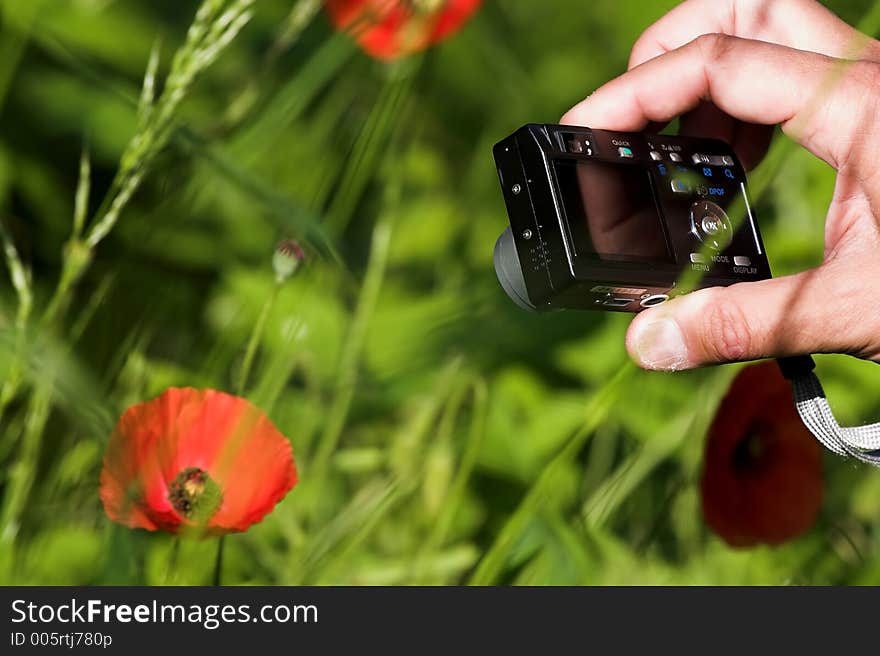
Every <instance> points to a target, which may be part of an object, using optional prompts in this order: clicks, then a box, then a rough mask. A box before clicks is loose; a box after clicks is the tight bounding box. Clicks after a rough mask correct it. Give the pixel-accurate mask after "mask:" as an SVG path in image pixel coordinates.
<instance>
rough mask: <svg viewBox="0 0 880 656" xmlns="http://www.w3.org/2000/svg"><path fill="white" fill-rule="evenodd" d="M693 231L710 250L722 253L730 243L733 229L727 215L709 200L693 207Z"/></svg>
mask: <svg viewBox="0 0 880 656" xmlns="http://www.w3.org/2000/svg"><path fill="white" fill-rule="evenodd" d="M691 231H692V232H693V233H694V235H696V237H697V239H699V240H700V241H702V242H703V243H705V244H706V245H707V246H709V248H712V249H714V250H716V251H720V250H721V249H723V248H724V247H725V246H727V245H728V244H729V243H730V240H731V238H732V237H733V227H732V226H731V224H730V218H729V217H728V216H727V213H726V212H725V211H724V210H723V209H722V208H721V207H720V206H719V205H717V204H716V203H712V202H710V201H707V200H703V201H700V202H698V203H694V204H693V205H692V206H691Z"/></svg>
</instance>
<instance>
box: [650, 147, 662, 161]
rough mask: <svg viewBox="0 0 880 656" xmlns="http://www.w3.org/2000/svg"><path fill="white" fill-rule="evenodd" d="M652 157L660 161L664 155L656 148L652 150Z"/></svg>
mask: <svg viewBox="0 0 880 656" xmlns="http://www.w3.org/2000/svg"><path fill="white" fill-rule="evenodd" d="M651 159H653V160H654V161H655V162H659V161H660V160H661V159H663V155H661V154H660V153H658V152H657V151H656V150H652V151H651Z"/></svg>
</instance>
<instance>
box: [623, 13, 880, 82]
mask: <svg viewBox="0 0 880 656" xmlns="http://www.w3.org/2000/svg"><path fill="white" fill-rule="evenodd" d="M712 33H719V34H727V35H728V36H738V37H740V38H744V39H754V40H758V41H768V42H770V43H776V44H779V45H783V46H788V47H790V48H796V49H798V50H809V51H812V52H818V53H820V54H823V55H828V56H830V57H837V58H844V59H868V60H873V61H880V42H878V41H876V40H875V39H871V38H869V37H867V36H865V35H864V34H861V33H860V32H859V31H858V30H856V29H855V28H853V27H852V26H850V25H848V24H847V23H846V22H844V21H843V20H841V19H840V18H838V17H837V16H836V15H835V14H834V13H833V12H831V11H830V10H829V9H827V8H826V7H824V6H823V5H821V4H820V3H818V2H815V1H814V0H685V2H682V3H681V4H680V5H678V6H677V7H675V8H674V9H672V10H671V11H670V12H668V13H667V14H666V15H665V16H663V17H662V18H661V19H660V20H658V21H657V22H656V23H654V24H653V25H651V26H650V27H649V28H648V29H646V30H645V31H644V32H643V33H642V35H641V36H640V37H639V39H638V41H636V43H635V45H634V46H633V49H632V53H631V55H630V60H629V68H635V67H636V66H638V65H639V64H642V63H644V62H646V61H648V60H649V59H653V58H654V57H657V56H659V55H662V54H663V53H665V52H669V51H670V50H675V49H676V48H680V47H681V46H683V45H685V44H686V43H688V42H690V41H692V40H693V39H696V38H697V37H698V36H700V35H702V34H712Z"/></svg>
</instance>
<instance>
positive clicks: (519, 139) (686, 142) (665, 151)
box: [494, 125, 770, 312]
mask: <svg viewBox="0 0 880 656" xmlns="http://www.w3.org/2000/svg"><path fill="white" fill-rule="evenodd" d="M494 154H495V162H496V164H497V167H498V176H499V178H500V180H501V188H502V190H503V193H504V200H505V202H506V204H507V213H508V215H509V218H510V227H509V228H507V229H506V230H505V231H504V232H503V233H502V235H501V237H499V238H498V241H497V242H496V244H495V254H494V260H495V272H496V274H497V276H498V280H499V281H500V282H501V286H502V287H503V288H504V291H505V292H506V293H507V295H508V296H510V298H511V299H512V300H513V301H514V302H516V303H517V305H519V306H520V307H522V308H525V309H528V310H550V309H562V308H571V309H599V310H613V311H621V312H639V311H640V310H642V309H644V308H648V307H652V306H655V305H659V304H661V303H663V302H664V301H666V300H667V299H668V298H669V297H670V296H671V295H674V294H675V293H676V292H678V291H680V290H681V288H682V286H681V285H680V281H681V280H683V279H685V278H688V279H692V281H691V282H690V283H689V286H688V289H699V288H703V287H713V286H726V285H732V284H734V283H737V282H745V281H752V280H762V279H765V278H769V277H770V267H769V265H768V263H767V256H766V254H765V251H764V244H763V242H762V241H761V234H760V232H759V231H758V224H757V223H756V222H755V218H754V216H753V214H752V210H751V208H750V206H749V200H748V197H747V194H746V176H745V171H744V170H743V168H742V166H741V165H740V163H739V161H738V160H737V158H736V155H735V153H734V152H733V150H732V149H731V148H730V146H728V145H727V144H725V143H724V142H721V141H717V140H713V139H695V138H689V137H679V136H668V135H657V134H647V133H621V132H609V131H605V130H593V129H590V128H585V127H573V126H564V125H526V126H524V127H522V128H521V129H519V130H517V131H516V132H515V133H514V134H512V135H511V136H509V137H507V138H506V139H504V140H503V141H501V142H500V143H498V144H497V145H496V146H495V148H494ZM686 274H692V275H689V276H687V275H686Z"/></svg>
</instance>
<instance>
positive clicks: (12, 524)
mask: <svg viewBox="0 0 880 656" xmlns="http://www.w3.org/2000/svg"><path fill="white" fill-rule="evenodd" d="M52 386H53V384H52V381H51V380H49V381H45V382H44V383H43V384H41V385H40V386H39V387H38V388H37V389H36V390H35V391H34V394H33V395H32V396H31V398H30V401H29V403H28V408H27V414H26V415H25V425H24V437H23V440H22V443H21V452H20V455H19V458H18V461H17V462H16V463H15V464H13V465H12V468H11V470H10V473H9V479H8V483H7V489H6V493H5V494H4V504H3V514H2V518H0V531H2V532H0V542H3V543H8V542H14V541H15V538H16V536H17V535H18V526H19V519H20V518H21V513H22V511H23V510H24V508H25V506H26V505H27V503H26V502H27V499H28V496H29V495H30V492H31V487H32V486H33V484H34V480H35V478H36V473H37V466H38V464H39V458H40V442H41V439H40V438H41V436H42V435H43V432H44V430H45V428H46V422H48V420H49V412H50V411H51V409H52V403H51V400H52Z"/></svg>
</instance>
